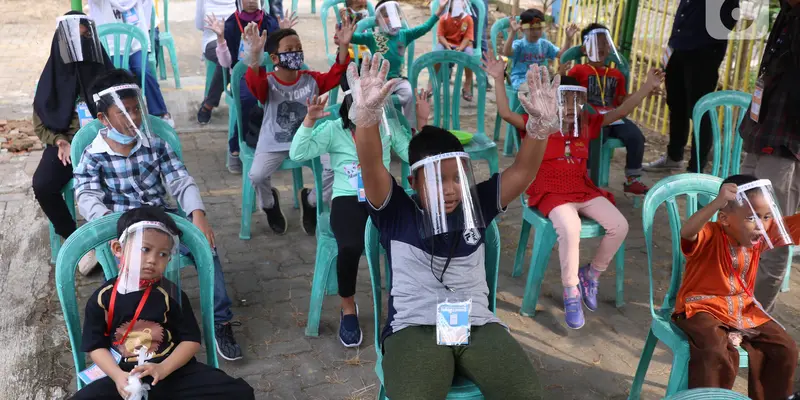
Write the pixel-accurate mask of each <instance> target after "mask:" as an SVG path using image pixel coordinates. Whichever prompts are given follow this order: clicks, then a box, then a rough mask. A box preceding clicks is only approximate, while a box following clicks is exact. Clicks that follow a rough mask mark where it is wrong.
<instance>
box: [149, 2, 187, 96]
mask: <svg viewBox="0 0 800 400" xmlns="http://www.w3.org/2000/svg"><path fill="white" fill-rule="evenodd" d="M160 1H162V2H164V13H163V14H162V16H163V18H162V19H163V20H164V29H159V33H158V42H159V47H161V49H159V50H161V51H159V52H158V71H159V77H160V78H161V80H162V81H163V80H165V79H167V65H166V63H165V62H164V47H166V48H167V51H168V52H169V62H170V64H172V77H173V78H174V79H175V88H176V89H180V88H181V73H180V71H178V53H177V52H176V51H175V38H174V37H172V33H170V31H169V0H160ZM153 15H155V7H154V9H153ZM151 26H155V25H152V24H151ZM152 31H153V32H155V29H153V30H152ZM153 46H155V41H153ZM153 52H155V49H153Z"/></svg>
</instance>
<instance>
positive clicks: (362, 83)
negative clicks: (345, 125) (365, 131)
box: [347, 53, 399, 127]
mask: <svg viewBox="0 0 800 400" xmlns="http://www.w3.org/2000/svg"><path fill="white" fill-rule="evenodd" d="M381 61H383V64H381ZM388 73H389V61H386V60H384V59H383V56H382V55H381V54H380V53H378V54H376V55H375V57H373V58H372V59H370V57H369V55H366V54H365V55H364V57H363V59H362V61H361V75H360V76H359V74H358V72H357V70H356V64H355V63H350V65H349V66H348V67H347V82H348V83H349V84H350V90H351V94H352V95H353V104H352V105H351V106H350V113H349V115H348V116H349V117H350V120H351V121H353V123H355V125H356V126H363V127H369V126H374V125H377V124H378V122H380V120H381V116H382V115H383V112H382V108H383V106H384V104H386V101H387V99H388V98H389V95H390V94H391V93H392V89H393V88H394V85H395V84H397V82H398V81H399V79H397V78H395V79H392V80H390V81H388V82H387V81H386V75H387V74H388Z"/></svg>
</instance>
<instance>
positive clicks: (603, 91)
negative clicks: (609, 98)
mask: <svg viewBox="0 0 800 400" xmlns="http://www.w3.org/2000/svg"><path fill="white" fill-rule="evenodd" d="M589 67H591V68H592V71H594V76H596V77H597V86H600V101H602V102H603V107H606V80H607V79H608V68H606V72H605V73H604V74H603V83H600V73H599V72H597V69H595V68H594V66H592V65H589Z"/></svg>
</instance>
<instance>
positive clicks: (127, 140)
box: [106, 127, 136, 145]
mask: <svg viewBox="0 0 800 400" xmlns="http://www.w3.org/2000/svg"><path fill="white" fill-rule="evenodd" d="M106 137H107V138H109V139H111V140H113V141H115V142H117V143H119V144H122V145H126V144H131V143H132V142H133V141H134V140H136V137H134V136H128V135H123V134H121V133H120V132H119V131H118V130H116V129H114V127H109V128H108V131H107V133H106Z"/></svg>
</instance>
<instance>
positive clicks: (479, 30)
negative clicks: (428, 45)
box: [430, 0, 486, 62]
mask: <svg viewBox="0 0 800 400" xmlns="http://www.w3.org/2000/svg"><path fill="white" fill-rule="evenodd" d="M469 2H470V4H472V6H473V7H475V9H477V10H478V15H477V18H478V21H477V23H475V21H474V18H473V27H475V28H476V29H474V31H473V33H474V34H475V46H474V50H475V52H474V54H473V57H475V58H476V59H477V60H478V62H480V61H481V57H482V55H481V43H482V40H483V33H484V32H485V31H486V20H485V17H484V14H485V12H486V10H484V9H483V7H484V5H485V3H484V2H483V1H482V0H469ZM430 8H431V15H433V14H434V13H435V12H436V11H437V10H438V9H439V0H433V1H432V2H431V6H430ZM470 12H471V11H470ZM438 28H439V23H438V22H437V23H436V25H434V26H433V29H431V32H433V50H436V43H438V41H439V37H438V36H439V35H437V34H436V32H437V29H438Z"/></svg>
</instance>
